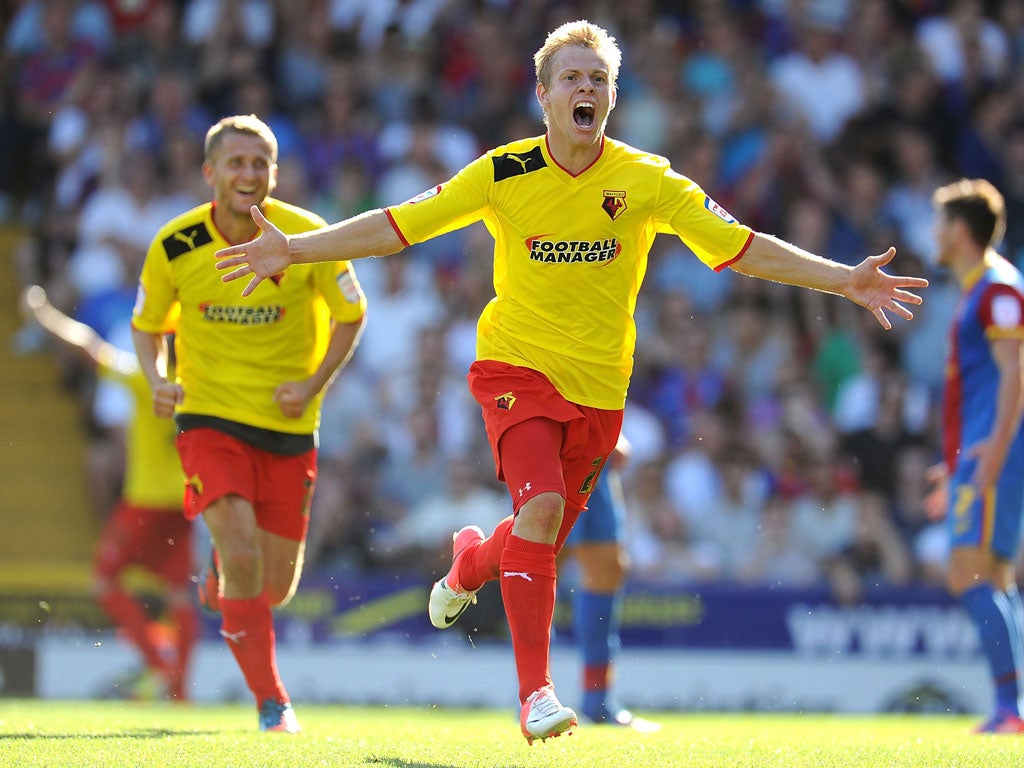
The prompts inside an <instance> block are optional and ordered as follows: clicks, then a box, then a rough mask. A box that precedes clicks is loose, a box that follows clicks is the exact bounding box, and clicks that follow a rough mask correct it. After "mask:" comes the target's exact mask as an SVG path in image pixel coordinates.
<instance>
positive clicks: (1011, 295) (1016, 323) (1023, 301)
mask: <svg viewBox="0 0 1024 768" xmlns="http://www.w3.org/2000/svg"><path fill="white" fill-rule="evenodd" d="M979 311H980V312H981V324H982V326H983V327H984V328H985V337H986V338H988V339H1020V338H1024V295H1022V294H1021V293H1019V292H1018V291H1015V290H1014V289H1013V288H1011V287H1010V286H1009V285H992V286H990V287H989V289H988V290H987V291H986V293H985V296H984V298H983V299H982V302H981V304H980V306H979Z"/></svg>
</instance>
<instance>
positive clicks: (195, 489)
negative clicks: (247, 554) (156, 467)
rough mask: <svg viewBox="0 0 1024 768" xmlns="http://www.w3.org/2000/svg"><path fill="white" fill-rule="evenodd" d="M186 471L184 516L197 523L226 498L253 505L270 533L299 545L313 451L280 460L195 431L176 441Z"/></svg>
mask: <svg viewBox="0 0 1024 768" xmlns="http://www.w3.org/2000/svg"><path fill="white" fill-rule="evenodd" d="M175 444H176V445H177V447H178V455H179V456H181V466H182V468H183V469H184V470H185V478H186V483H185V516H186V517H187V518H188V519H189V520H193V519H195V518H196V517H198V516H199V515H200V514H201V513H202V512H203V510H204V509H206V508H207V507H208V506H210V504H212V503H213V502H215V501H216V500H217V499H220V498H222V497H224V496H227V495H228V494H234V495H236V496H241V497H242V498H243V499H246V500H247V501H248V502H249V503H250V504H252V507H253V510H254V511H255V512H256V524H257V525H258V526H259V527H260V528H261V529H262V530H264V531H267V532H268V533H273V534H276V535H277V536H281V537H283V538H286V539H290V540H292V541H303V540H304V539H305V538H306V532H307V531H308V530H309V508H310V504H311V502H312V500H313V491H314V489H315V488H316V456H317V452H316V449H315V448H313V449H310V450H308V451H306V452H305V453H301V454H299V455H297V456H284V455H281V454H277V453H270V452H269V451H263V450H260V449H259V448H254V447H253V446H251V445H249V444H248V443H244V442H242V441H241V440H238V439H236V438H234V437H231V436H230V435H226V434H224V433H223V432H220V431H218V430H216V429H209V428H207V427H198V428H195V429H187V430H185V431H184V432H180V433H178V437H177V438H176V440H175Z"/></svg>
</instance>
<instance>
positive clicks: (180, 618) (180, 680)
mask: <svg viewBox="0 0 1024 768" xmlns="http://www.w3.org/2000/svg"><path fill="white" fill-rule="evenodd" d="M171 619H172V621H173V622H174V626H175V627H176V628H177V630H178V633H177V638H176V639H175V650H176V652H177V655H176V659H177V660H176V662H175V664H174V667H173V669H172V670H171V677H170V685H169V686H168V691H167V693H168V695H169V696H170V697H171V698H172V699H176V700H178V701H186V700H188V699H189V698H191V697H190V696H189V694H188V690H187V689H186V683H187V682H188V673H189V669H190V667H191V664H192V651H193V650H194V649H195V645H196V640H197V639H198V637H199V618H198V617H197V616H196V610H195V608H193V607H192V606H191V605H188V604H185V605H174V606H173V607H172V608H171Z"/></svg>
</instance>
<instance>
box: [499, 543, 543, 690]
mask: <svg viewBox="0 0 1024 768" xmlns="http://www.w3.org/2000/svg"><path fill="white" fill-rule="evenodd" d="M556 573H557V571H556V569H555V548H554V546H552V545H551V544H542V543H540V542H535V541H527V540H526V539H522V538H520V537H518V536H514V535H512V534H509V536H508V539H507V540H506V542H505V549H504V552H503V554H502V557H501V579H500V584H501V598H502V600H503V601H504V603H505V615H506V617H507V618H508V626H509V630H510V631H511V633H512V651H513V653H514V654H515V657H516V671H517V672H518V674H519V700H520V702H524V701H526V698H527V697H528V696H529V695H530V694H531V693H533V692H534V691H536V690H537V689H538V688H542V687H544V686H546V685H551V666H550V645H551V620H552V618H553V617H554V613H555V576H556Z"/></svg>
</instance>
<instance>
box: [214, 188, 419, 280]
mask: <svg viewBox="0 0 1024 768" xmlns="http://www.w3.org/2000/svg"><path fill="white" fill-rule="evenodd" d="M251 212H252V218H253V221H255V222H256V225H257V226H258V227H259V228H260V230H261V233H260V234H259V236H257V237H256V239H255V240H250V241H249V242H247V243H241V244H239V245H232V246H228V247H227V248H222V249H221V250H219V251H217V258H218V259H219V261H218V263H217V269H230V270H231V271H230V272H228V273H227V274H225V275H224V276H223V277H222V278H221V279H222V280H223V281H224V282H229V281H231V280H237V279H238V278H240V277H245V276H246V275H252V277H251V278H250V280H249V283H248V285H246V286H245V288H244V289H243V290H242V295H243V296H248V295H249V294H250V293H252V292H253V291H254V290H256V286H257V285H259V284H260V283H261V282H262V281H263V280H266V279H267V278H268V277H273V276H274V275H277V274H280V273H281V272H284V270H286V269H287V268H288V267H289V266H291V265H292V264H309V263H313V262H317V261H351V260H353V259H362V258H365V257H367V256H388V255H390V254H392V253H398V252H399V251H401V250H402V249H403V248H404V247H405V244H404V243H403V242H402V239H401V238H400V237H399V236H398V233H397V232H396V231H395V228H394V227H392V226H391V221H390V220H389V219H388V216H387V214H386V213H384V211H383V210H382V209H380V208H378V209H376V210H373V211H367V212H366V213H361V214H359V215H358V216H353V217H352V218H350V219H345V220H344V221H339V222H338V223H337V224H332V225H331V226H329V227H324V228H323V229H316V230H313V231H312V232H303V233H302V234H299V235H286V234H284V233H283V232H282V231H281V230H280V229H278V228H277V227H275V226H274V225H273V224H271V223H270V222H269V221H267V219H266V218H265V217H264V216H263V212H262V211H260V209H259V207H258V206H255V205H254V206H253V207H252V209H251Z"/></svg>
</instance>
